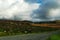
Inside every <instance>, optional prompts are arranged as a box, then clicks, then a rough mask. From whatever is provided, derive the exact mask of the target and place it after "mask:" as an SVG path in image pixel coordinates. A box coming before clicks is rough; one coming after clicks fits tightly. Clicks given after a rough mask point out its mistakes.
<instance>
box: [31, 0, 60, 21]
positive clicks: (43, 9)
mask: <svg viewBox="0 0 60 40" xmlns="http://www.w3.org/2000/svg"><path fill="white" fill-rule="evenodd" d="M59 14H60V0H42V3H41V5H40V7H39V8H38V9H37V10H35V11H34V12H33V14H32V15H33V16H32V17H33V19H34V20H36V19H39V21H51V20H58V19H60V18H59V17H60V15H59Z"/></svg>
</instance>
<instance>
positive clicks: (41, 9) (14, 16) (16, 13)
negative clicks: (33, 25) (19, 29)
mask: <svg viewBox="0 0 60 40" xmlns="http://www.w3.org/2000/svg"><path fill="white" fill-rule="evenodd" d="M0 19H9V20H29V21H53V20H60V0H0Z"/></svg>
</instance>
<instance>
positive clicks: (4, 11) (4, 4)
mask: <svg viewBox="0 0 60 40" xmlns="http://www.w3.org/2000/svg"><path fill="white" fill-rule="evenodd" d="M38 8H39V4H37V3H34V4H28V3H26V2H24V0H0V16H1V18H3V17H4V18H6V19H9V18H12V17H14V15H19V17H21V18H22V19H23V20H31V17H30V15H31V13H32V11H33V10H35V9H38ZM21 15H22V16H21ZM13 19H14V18H13Z"/></svg>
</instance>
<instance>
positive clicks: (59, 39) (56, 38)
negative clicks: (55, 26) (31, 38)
mask: <svg viewBox="0 0 60 40" xmlns="http://www.w3.org/2000/svg"><path fill="white" fill-rule="evenodd" d="M48 40H60V34H53V35H52V36H50V37H49V38H48Z"/></svg>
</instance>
